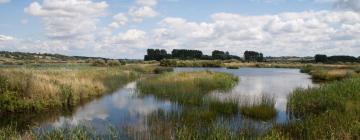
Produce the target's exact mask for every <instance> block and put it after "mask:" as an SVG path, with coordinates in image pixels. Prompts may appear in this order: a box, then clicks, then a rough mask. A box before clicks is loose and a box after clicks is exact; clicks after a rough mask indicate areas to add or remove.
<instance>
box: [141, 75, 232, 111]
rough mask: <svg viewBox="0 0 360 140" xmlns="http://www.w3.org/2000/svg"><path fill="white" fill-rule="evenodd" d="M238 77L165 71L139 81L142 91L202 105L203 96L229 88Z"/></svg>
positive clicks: (185, 102) (182, 102) (180, 101)
mask: <svg viewBox="0 0 360 140" xmlns="http://www.w3.org/2000/svg"><path fill="white" fill-rule="evenodd" d="M237 81H238V78H237V77H236V76H233V75H231V74H225V73H217V72H210V71H203V72H189V73H165V74H162V75H160V76H156V77H151V78H148V79H144V80H141V81H139V82H138V83H137V87H138V90H139V92H140V93H142V94H144V95H147V94H151V95H155V96H156V97H158V98H163V99H169V100H171V101H173V102H176V103H180V104H183V105H200V104H202V103H203V96H204V95H205V94H207V93H209V92H211V91H214V90H229V89H231V88H232V87H233V86H235V84H236V83H237Z"/></svg>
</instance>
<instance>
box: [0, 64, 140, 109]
mask: <svg viewBox="0 0 360 140" xmlns="http://www.w3.org/2000/svg"><path fill="white" fill-rule="evenodd" d="M136 77H138V74H137V73H136V72H131V71H126V70H120V69H119V68H95V67H87V68H79V69H66V68H62V69H61V68H38V69H36V68H5V69H1V70H0V104H1V107H0V112H1V113H7V112H28V111H41V110H47V109H50V108H59V107H60V108H66V107H71V106H74V105H77V104H79V103H80V102H82V101H85V100H88V99H90V98H93V97H97V96H100V95H103V94H105V93H109V92H111V91H114V90H116V89H117V88H119V87H120V86H122V85H124V84H126V83H128V82H129V81H132V80H134V79H135V78H136Z"/></svg>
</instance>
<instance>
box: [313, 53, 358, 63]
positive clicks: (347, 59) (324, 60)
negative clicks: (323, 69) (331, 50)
mask: <svg viewBox="0 0 360 140" xmlns="http://www.w3.org/2000/svg"><path fill="white" fill-rule="evenodd" d="M315 62H316V63H336V62H360V57H359V58H356V57H353V56H346V55H337V56H329V57H328V56H326V55H323V54H317V55H315Z"/></svg>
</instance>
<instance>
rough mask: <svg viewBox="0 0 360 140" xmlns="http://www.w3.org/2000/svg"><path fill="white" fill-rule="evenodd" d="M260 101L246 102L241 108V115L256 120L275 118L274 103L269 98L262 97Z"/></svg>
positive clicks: (272, 99) (271, 98)
mask: <svg viewBox="0 0 360 140" xmlns="http://www.w3.org/2000/svg"><path fill="white" fill-rule="evenodd" d="M259 98H260V100H254V101H252V102H247V103H245V104H244V105H242V107H241V109H240V110H241V113H242V114H243V115H244V116H246V117H249V118H252V119H256V120H262V121H266V120H271V119H273V118H275V117H276V115H277V111H276V109H275V101H274V98H273V97H271V96H266V95H262V96H260V97H259Z"/></svg>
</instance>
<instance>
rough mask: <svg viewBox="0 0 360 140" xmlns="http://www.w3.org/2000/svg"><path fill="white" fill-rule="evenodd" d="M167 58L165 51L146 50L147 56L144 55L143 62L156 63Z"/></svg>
mask: <svg viewBox="0 0 360 140" xmlns="http://www.w3.org/2000/svg"><path fill="white" fill-rule="evenodd" d="M167 57H168V54H167V52H166V50H164V49H162V50H160V49H148V50H147V55H145V57H144V60H145V61H149V60H156V61H160V60H162V59H165V58H167Z"/></svg>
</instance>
